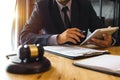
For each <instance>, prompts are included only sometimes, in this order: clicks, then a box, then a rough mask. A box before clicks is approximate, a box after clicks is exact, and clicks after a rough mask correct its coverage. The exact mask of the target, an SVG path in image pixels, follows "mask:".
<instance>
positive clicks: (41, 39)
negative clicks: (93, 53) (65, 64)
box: [20, 0, 112, 47]
mask: <svg viewBox="0 0 120 80" xmlns="http://www.w3.org/2000/svg"><path fill="white" fill-rule="evenodd" d="M65 6H67V7H68V10H67V16H68V19H69V22H68V23H69V25H67V26H66V22H65V21H66V20H65V18H64V16H65V14H64V13H63V11H62V8H63V7H65ZM102 27H105V24H104V23H103V22H102V21H101V20H100V19H99V18H98V17H97V15H96V13H95V11H94V9H93V7H92V5H91V3H90V1H89V0H39V1H38V2H37V3H36V6H35V8H34V10H33V12H32V15H31V17H30V18H29V20H28V21H27V22H26V24H25V26H24V28H23V30H22V31H21V33H20V44H35V43H40V44H41V45H61V44H65V43H68V44H69V43H72V44H80V43H81V42H82V41H83V40H84V39H85V38H86V35H87V33H88V29H89V30H90V32H93V31H94V30H95V29H97V28H102ZM82 30H84V31H85V33H82V32H80V31H82ZM103 37H104V39H103V40H98V39H95V38H92V39H91V41H90V42H88V44H95V45H97V46H100V47H108V46H111V44H112V36H111V35H110V36H108V35H106V34H103Z"/></svg>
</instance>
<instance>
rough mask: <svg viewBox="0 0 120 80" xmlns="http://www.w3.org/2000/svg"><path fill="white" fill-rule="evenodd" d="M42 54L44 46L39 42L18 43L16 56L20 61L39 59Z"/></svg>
mask: <svg viewBox="0 0 120 80" xmlns="http://www.w3.org/2000/svg"><path fill="white" fill-rule="evenodd" d="M43 55H44V48H43V47H42V46H41V45H40V44H29V45H27V44H26V45H20V46H19V47H18V57H19V59H20V60H21V61H22V62H35V61H40V60H41V59H42V58H43Z"/></svg>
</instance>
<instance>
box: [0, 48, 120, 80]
mask: <svg viewBox="0 0 120 80" xmlns="http://www.w3.org/2000/svg"><path fill="white" fill-rule="evenodd" d="M106 49H108V50H109V51H110V52H111V54H115V55H120V46H119V47H110V48H106ZM45 56H46V57H47V58H48V59H49V60H50V62H51V65H52V66H51V69H50V70H49V71H47V72H44V73H38V74H30V75H19V74H11V73H8V72H6V67H5V66H6V65H7V62H8V61H7V60H6V59H5V56H3V57H2V58H1V59H2V60H0V80H120V77H118V76H114V75H110V74H105V73H101V72H97V71H93V70H88V69H85V68H80V67H76V66H74V65H73V64H72V63H73V61H74V60H70V59H67V58H64V57H60V56H57V55H53V54H50V53H47V52H45Z"/></svg>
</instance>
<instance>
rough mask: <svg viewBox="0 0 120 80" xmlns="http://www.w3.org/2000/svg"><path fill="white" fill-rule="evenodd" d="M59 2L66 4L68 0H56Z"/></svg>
mask: <svg viewBox="0 0 120 80" xmlns="http://www.w3.org/2000/svg"><path fill="white" fill-rule="evenodd" d="M57 1H58V2H59V3H60V4H62V5H65V4H67V3H68V2H69V1H70V0H57Z"/></svg>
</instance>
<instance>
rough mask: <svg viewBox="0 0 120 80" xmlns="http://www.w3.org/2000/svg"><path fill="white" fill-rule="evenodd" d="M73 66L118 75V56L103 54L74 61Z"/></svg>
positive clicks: (119, 61) (119, 68)
mask: <svg viewBox="0 0 120 80" xmlns="http://www.w3.org/2000/svg"><path fill="white" fill-rule="evenodd" d="M73 64H74V65H75V66H79V67H83V68H87V69H91V70H96V71H100V72H104V73H109V74H113V75H117V76H120V56H118V55H110V54H104V55H100V56H96V57H91V58H87V59H83V60H78V61H74V62H73Z"/></svg>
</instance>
